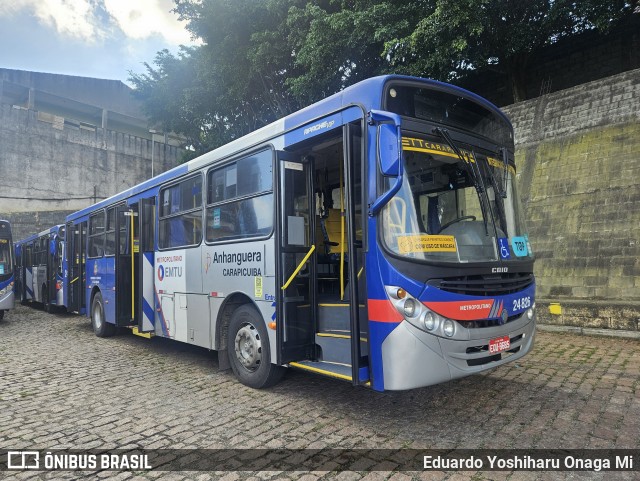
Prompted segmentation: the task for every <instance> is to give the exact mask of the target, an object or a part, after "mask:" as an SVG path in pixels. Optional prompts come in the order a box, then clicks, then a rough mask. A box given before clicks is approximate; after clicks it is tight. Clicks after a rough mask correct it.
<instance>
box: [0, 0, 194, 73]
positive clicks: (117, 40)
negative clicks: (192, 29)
mask: <svg viewBox="0 0 640 481" xmlns="http://www.w3.org/2000/svg"><path fill="white" fill-rule="evenodd" d="M173 6H174V4H173V2H172V0H0V68H10V69H18V70H31V71H36V72H48V73H59V74H65V75H79V76H83V77H96V78H105V79H116V80H122V81H123V82H126V81H127V77H128V76H129V74H128V71H129V70H131V71H133V72H135V73H143V72H144V71H145V68H144V65H143V62H148V63H152V61H153V59H154V57H155V55H156V52H158V51H159V50H162V49H164V48H168V49H169V50H170V51H171V52H174V53H175V52H177V51H178V46H179V45H192V44H193V42H192V41H191V39H190V36H189V33H188V32H187V31H186V30H185V29H184V23H181V22H179V21H178V17H177V16H176V15H175V14H174V13H172V12H171V9H172V8H173Z"/></svg>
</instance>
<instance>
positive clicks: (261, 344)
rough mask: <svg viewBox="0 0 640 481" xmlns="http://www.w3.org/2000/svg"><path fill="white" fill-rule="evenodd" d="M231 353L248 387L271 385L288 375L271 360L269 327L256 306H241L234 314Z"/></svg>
mask: <svg viewBox="0 0 640 481" xmlns="http://www.w3.org/2000/svg"><path fill="white" fill-rule="evenodd" d="M227 354H228V355H229V363H230V364H231V369H233V373H234V374H235V376H236V377H237V378H238V380H239V381H240V382H241V383H242V384H244V385H246V386H249V387H252V388H256V389H261V388H267V387H270V386H273V385H274V384H276V383H277V382H278V381H279V380H280V379H281V378H282V375H283V374H284V368H283V367H282V366H276V365H275V364H272V363H271V349H270V347H269V335H268V333H267V328H266V326H265V325H264V321H263V320H262V317H261V316H260V314H259V313H258V311H257V310H256V309H255V308H254V307H253V306H249V305H244V306H240V307H239V308H238V309H236V310H235V312H234V313H233V315H232V316H231V322H230V323H229V332H228V336H227Z"/></svg>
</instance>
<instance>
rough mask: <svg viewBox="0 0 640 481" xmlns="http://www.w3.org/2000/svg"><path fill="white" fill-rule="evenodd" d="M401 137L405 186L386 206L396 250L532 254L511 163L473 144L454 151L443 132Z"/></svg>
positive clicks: (499, 256)
mask: <svg viewBox="0 0 640 481" xmlns="http://www.w3.org/2000/svg"><path fill="white" fill-rule="evenodd" d="M402 144H403V162H404V176H403V183H402V187H401V188H400V190H399V191H398V193H397V194H396V195H395V196H394V197H393V198H392V199H391V201H390V202H389V203H388V204H387V205H386V206H385V208H384V209H383V211H382V225H383V238H384V242H385V244H386V246H387V248H388V249H389V250H390V251H391V252H393V253H394V254H397V255H400V256H403V257H409V258H413V259H419V260H425V261H434V262H486V261H496V260H502V261H510V260H517V259H522V258H528V257H531V256H532V252H531V248H530V246H529V242H528V235H527V231H526V228H525V224H524V221H523V215H522V209H521V207H520V202H519V198H518V194H517V192H516V183H515V169H514V168H513V165H509V166H508V168H505V163H504V161H503V160H502V159H501V158H500V156H498V155H496V154H495V153H494V154H492V153H489V152H483V151H475V150H474V149H473V148H472V147H470V146H467V145H460V146H459V148H458V152H456V151H454V149H453V148H451V147H450V146H449V145H448V144H447V143H446V142H445V141H444V140H442V139H438V140H437V141H429V140H427V139H424V138H417V137H410V136H408V134H405V136H403V139H402ZM505 158H506V156H505Z"/></svg>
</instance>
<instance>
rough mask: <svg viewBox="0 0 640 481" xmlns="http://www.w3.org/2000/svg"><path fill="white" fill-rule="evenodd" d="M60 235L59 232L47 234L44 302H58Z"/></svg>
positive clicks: (60, 260)
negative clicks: (46, 277)
mask: <svg viewBox="0 0 640 481" xmlns="http://www.w3.org/2000/svg"><path fill="white" fill-rule="evenodd" d="M59 247H60V236H59V234H51V235H50V236H49V244H48V246H47V248H48V251H49V252H48V255H47V275H48V279H47V291H48V292H47V298H46V299H44V302H46V303H49V304H58V298H57V293H58V289H57V288H56V287H57V284H58V277H57V276H58V271H59V269H60V265H61V263H62V259H61V258H60V249H59Z"/></svg>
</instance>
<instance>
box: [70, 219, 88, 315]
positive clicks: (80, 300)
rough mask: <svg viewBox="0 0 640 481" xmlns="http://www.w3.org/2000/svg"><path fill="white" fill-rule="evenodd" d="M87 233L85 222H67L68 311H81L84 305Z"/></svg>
mask: <svg viewBox="0 0 640 481" xmlns="http://www.w3.org/2000/svg"><path fill="white" fill-rule="evenodd" d="M86 235H87V223H86V221H85V222H80V223H78V224H75V225H74V224H73V223H72V222H69V223H68V224H67V242H66V249H67V259H68V272H67V273H65V276H66V278H67V279H68V281H67V286H68V292H67V293H66V296H67V309H68V310H69V312H78V313H80V312H82V309H83V308H84V307H85V303H86V296H85V292H84V285H85V272H84V264H85V260H86V259H85V243H86Z"/></svg>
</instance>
